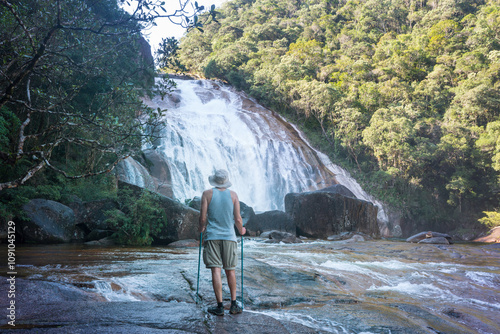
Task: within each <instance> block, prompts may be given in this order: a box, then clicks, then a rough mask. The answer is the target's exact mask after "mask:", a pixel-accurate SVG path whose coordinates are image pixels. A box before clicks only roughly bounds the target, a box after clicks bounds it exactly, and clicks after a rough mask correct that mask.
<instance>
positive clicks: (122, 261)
mask: <svg viewBox="0 0 500 334" xmlns="http://www.w3.org/2000/svg"><path fill="white" fill-rule="evenodd" d="M240 249H241V248H240ZM17 254H18V255H17V268H18V273H19V276H20V277H21V276H23V277H26V278H28V279H31V280H46V281H51V282H56V283H59V284H61V285H72V286H76V287H78V288H79V289H82V290H84V291H87V292H89V293H92V294H95V295H96V296H98V298H100V299H101V300H102V301H103V302H121V301H137V302H141V301H178V302H187V303H194V299H195V298H194V297H195V291H196V288H197V269H198V249H197V248H184V249H175V248H169V247H145V248H128V247H111V248H96V247H90V246H85V245H51V246H47V245H46V246H23V247H18V253H17ZM499 259H500V249H499V248H493V247H491V246H486V245H477V244H454V245H446V246H444V245H420V244H409V243H405V242H400V241H367V242H361V243H349V242H345V241H337V242H327V241H306V242H304V243H302V244H294V245H285V244H266V243H263V240H262V239H245V240H244V263H243V264H244V290H243V292H244V293H243V295H244V306H245V310H246V311H247V312H257V313H263V314H266V315H269V316H272V317H274V318H276V319H287V320H289V321H292V322H297V323H300V324H303V325H305V326H307V327H311V328H313V329H316V330H318V331H324V332H331V333H420V332H422V333H436V332H439V333H500V294H499V292H500V261H499ZM239 265H241V263H240V264H239ZM237 277H238V295H239V296H240V293H241V292H240V286H241V281H240V280H241V270H240V268H238V270H237ZM224 282H225V281H224ZM224 290H225V291H224V293H225V298H226V299H228V298H229V293H228V290H227V288H226V285H225V284H224ZM199 292H200V296H201V300H202V303H203V305H210V304H212V303H213V302H214V296H213V292H212V288H211V280H210V272H209V271H208V270H207V269H205V268H203V265H202V270H201V273H200V286H199Z"/></svg>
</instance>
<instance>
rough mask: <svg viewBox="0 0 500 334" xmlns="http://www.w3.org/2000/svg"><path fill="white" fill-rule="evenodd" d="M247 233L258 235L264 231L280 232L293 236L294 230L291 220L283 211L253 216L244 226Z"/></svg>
mask: <svg viewBox="0 0 500 334" xmlns="http://www.w3.org/2000/svg"><path fill="white" fill-rule="evenodd" d="M245 227H246V228H247V230H248V231H249V233H252V232H253V233H255V234H256V235H259V234H260V233H262V232H266V231H281V232H288V233H292V234H294V235H295V233H296V231H295V230H296V229H295V224H294V222H293V220H292V218H291V217H290V216H289V215H288V214H287V213H286V212H283V211H279V210H273V211H266V212H263V213H258V214H256V215H254V216H253V217H252V218H251V219H250V220H249V221H248V223H247V224H246V225H245Z"/></svg>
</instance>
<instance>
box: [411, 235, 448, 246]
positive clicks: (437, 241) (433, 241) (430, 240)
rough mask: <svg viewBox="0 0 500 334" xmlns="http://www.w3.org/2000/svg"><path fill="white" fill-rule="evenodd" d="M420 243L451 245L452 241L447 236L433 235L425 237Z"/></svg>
mask: <svg viewBox="0 0 500 334" xmlns="http://www.w3.org/2000/svg"><path fill="white" fill-rule="evenodd" d="M418 243H419V244H441V245H449V244H450V242H449V241H448V239H447V238H445V237H431V238H425V239H422V240H420V241H419V242H418Z"/></svg>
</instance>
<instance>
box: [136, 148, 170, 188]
mask: <svg viewBox="0 0 500 334" xmlns="http://www.w3.org/2000/svg"><path fill="white" fill-rule="evenodd" d="M143 155H144V158H145V160H146V168H147V170H148V171H149V174H150V175H151V177H152V178H153V181H154V184H155V189H154V191H155V192H157V193H160V194H162V195H165V196H167V197H173V196H174V192H173V190H172V174H171V173H170V167H169V166H168V164H167V160H166V158H165V157H164V156H162V154H161V153H160V152H158V151H156V150H146V151H144V152H143Z"/></svg>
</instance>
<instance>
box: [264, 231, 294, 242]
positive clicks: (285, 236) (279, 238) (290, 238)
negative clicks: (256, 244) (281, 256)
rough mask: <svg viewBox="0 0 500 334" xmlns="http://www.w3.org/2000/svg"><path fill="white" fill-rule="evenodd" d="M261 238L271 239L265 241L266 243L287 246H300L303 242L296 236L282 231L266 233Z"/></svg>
mask: <svg viewBox="0 0 500 334" xmlns="http://www.w3.org/2000/svg"><path fill="white" fill-rule="evenodd" d="M261 236H267V237H268V238H269V239H268V240H266V241H264V242H265V243H271V244H273V243H280V242H282V243H285V244H300V243H302V240H300V239H299V238H297V237H296V236H295V234H292V233H288V232H281V231H270V232H265V233H264V234H262V235H261Z"/></svg>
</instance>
